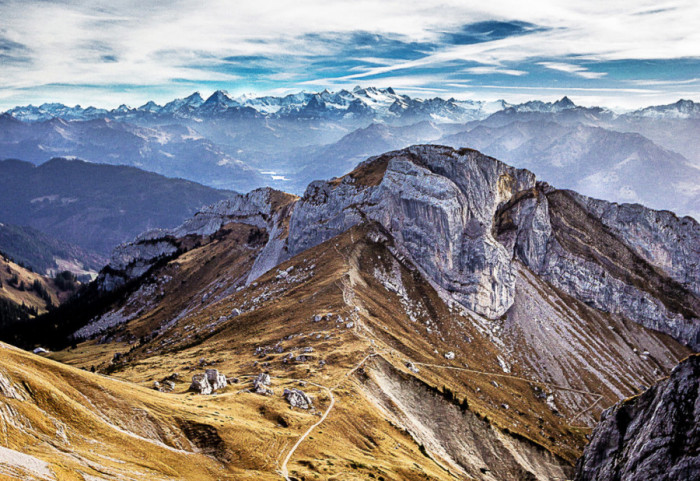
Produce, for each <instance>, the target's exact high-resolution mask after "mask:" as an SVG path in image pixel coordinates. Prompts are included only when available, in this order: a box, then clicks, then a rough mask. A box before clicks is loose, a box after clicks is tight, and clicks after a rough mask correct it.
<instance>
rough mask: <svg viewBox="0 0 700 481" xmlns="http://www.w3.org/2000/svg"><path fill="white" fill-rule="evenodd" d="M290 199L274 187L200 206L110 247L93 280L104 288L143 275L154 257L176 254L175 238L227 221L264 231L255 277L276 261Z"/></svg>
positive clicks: (202, 233)
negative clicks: (179, 220)
mask: <svg viewBox="0 0 700 481" xmlns="http://www.w3.org/2000/svg"><path fill="white" fill-rule="evenodd" d="M293 199H295V197H294V196H291V195H288V194H284V193H281V192H278V191H275V190H274V189H270V188H261V189H256V190H254V191H251V192H249V193H248V194H245V195H235V196H234V197H232V198H231V199H226V200H222V201H220V202H218V203H216V204H213V205H211V206H207V207H204V208H203V209H202V210H201V211H200V212H198V213H197V214H196V215H195V216H194V217H192V218H190V219H188V220H186V221H185V222H184V223H183V224H182V225H180V226H179V227H176V228H174V229H154V230H150V231H147V232H144V233H143V234H141V235H139V236H138V237H137V238H136V239H135V240H134V241H133V242H130V243H127V244H122V245H120V246H118V247H117V248H115V249H114V252H113V253H112V256H111V259H110V262H109V265H108V266H107V268H106V269H105V270H103V272H102V273H101V274H100V276H99V277H98V279H97V282H98V284H99V285H100V287H101V288H102V289H103V290H105V291H111V290H114V289H116V288H117V287H119V286H121V285H123V284H124V283H125V282H128V281H129V280H131V279H135V278H138V277H140V276H142V275H144V274H145V273H146V272H148V270H149V269H150V268H151V266H153V264H155V263H156V262H157V261H159V260H161V259H163V258H166V257H168V256H172V255H174V254H176V253H177V251H178V248H179V243H178V240H179V239H183V238H185V237H188V236H194V237H205V236H210V235H212V234H214V233H216V232H217V231H218V230H219V229H221V227H222V226H223V225H225V224H227V223H230V222H238V223H242V224H248V225H253V226H255V227H258V228H260V229H266V230H267V231H268V234H269V240H268V243H267V245H265V247H264V248H263V251H262V252H261V253H260V255H259V257H258V259H256V262H255V264H254V266H253V269H252V271H251V276H254V278H256V277H258V276H260V275H261V274H263V273H264V272H266V271H267V270H269V269H271V268H272V267H274V266H275V265H277V264H278V263H279V262H280V259H281V257H282V255H283V252H282V251H283V249H284V247H285V242H284V237H285V235H286V232H285V227H284V222H283V218H285V217H286V216H288V212H287V209H286V208H285V207H286V203H287V202H289V201H290V200H291V202H290V203H291V204H292V205H293Z"/></svg>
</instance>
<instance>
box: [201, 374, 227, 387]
mask: <svg viewBox="0 0 700 481" xmlns="http://www.w3.org/2000/svg"><path fill="white" fill-rule="evenodd" d="M204 373H205V374H206V375H207V381H209V384H210V385H211V388H212V389H213V390H214V391H217V390H219V389H223V388H225V387H226V385H227V384H228V383H227V382H226V376H224V375H223V374H221V373H220V372H219V371H218V370H217V369H207V370H206V371H205V372H204Z"/></svg>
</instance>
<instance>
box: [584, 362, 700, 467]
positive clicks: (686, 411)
mask: <svg viewBox="0 0 700 481" xmlns="http://www.w3.org/2000/svg"><path fill="white" fill-rule="evenodd" d="M698 419H700V355H697V354H696V355H692V356H690V357H689V358H687V359H686V360H684V361H682V362H681V363H680V364H679V365H678V366H677V367H676V368H675V369H674V370H673V371H672V372H671V375H670V376H669V378H668V379H665V380H663V381H660V382H659V383H657V384H656V385H654V386H652V387H651V388H649V389H648V390H647V391H646V392H644V393H643V394H641V395H639V396H637V397H634V398H632V399H629V400H626V401H622V402H620V403H618V404H616V405H615V406H613V407H612V408H610V409H608V410H607V411H605V412H604V413H603V416H602V417H601V420H600V423H599V424H598V426H597V427H596V428H595V430H594V431H593V438H592V439H591V442H590V444H589V445H588V446H587V447H586V449H585V451H584V453H583V456H582V457H581V458H580V459H579V461H578V464H577V466H576V479H577V480H581V481H583V480H585V481H608V480H618V479H625V480H629V481H636V480H640V481H641V480H647V479H655V480H660V481H663V480H669V481H670V480H677V479H697V476H698V473H700V452H699V451H698V447H699V446H700V426H699V425H698Z"/></svg>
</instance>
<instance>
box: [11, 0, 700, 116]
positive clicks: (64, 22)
mask: <svg viewBox="0 0 700 481" xmlns="http://www.w3.org/2000/svg"><path fill="white" fill-rule="evenodd" d="M0 17H1V18H2V19H3V21H2V25H1V26H0V62H2V69H0V92H1V93H0V99H2V101H1V102H0V105H5V106H8V105H10V102H12V103H26V102H27V101H30V100H34V99H43V100H60V101H68V102H70V101H81V102H85V101H89V100H90V99H91V98H95V99H98V100H99V99H105V98H112V97H113V96H112V95H111V94H113V93H119V94H121V95H122V96H123V97H124V100H126V101H130V102H131V103H133V104H139V103H140V102H143V101H145V100H147V99H149V98H155V99H156V100H159V99H160V100H166V99H167V98H169V97H172V96H175V95H184V94H186V93H188V91H190V90H194V89H200V90H203V91H206V90H208V89H213V88H227V89H228V90H230V91H231V92H234V93H235V92H243V91H251V90H252V91H259V92H260V91H277V90H285V89H292V90H293V89H295V88H306V87H311V86H321V87H323V86H332V85H344V84H351V83H353V82H363V83H368V84H369V83H377V84H386V82H390V81H391V82H395V84H394V85H395V86H400V85H404V86H406V87H407V88H408V87H410V88H412V89H414V91H422V92H433V93H437V92H441V91H443V89H445V88H447V89H448V90H450V89H454V87H448V86H447V84H453V85H455V84H460V83H467V84H469V85H470V86H471V85H473V86H474V87H473V88H471V89H470V92H473V93H475V94H476V95H478V94H479V92H480V90H479V85H480V84H482V83H483V84H488V85H496V86H499V85H500V86H501V87H502V92H503V93H507V92H508V91H509V90H508V88H507V87H518V86H524V87H536V86H541V87H557V86H558V87H559V88H560V89H561V90H560V91H561V92H562V93H563V94H565V93H566V91H567V89H569V88H591V87H600V88H610V89H615V88H625V87H628V86H629V85H630V83H631V82H637V83H633V85H637V86H639V87H643V86H654V87H664V88H660V90H661V91H663V92H664V94H665V95H672V94H673V91H674V86H677V85H682V84H683V82H688V83H692V82H690V80H692V79H693V78H695V77H696V76H697V74H693V73H691V71H692V69H693V67H695V69H696V70H695V72H697V68H698V67H700V29H698V28H697V25H696V23H697V22H696V21H695V19H697V18H700V3H698V2H697V1H695V0H670V1H667V2H663V3H661V4H659V3H658V2H657V1H652V0H639V1H637V2H636V4H635V8H629V6H628V5H624V4H620V3H619V2H606V3H605V4H601V3H599V2H589V3H585V2H580V1H578V0H539V1H537V2H520V1H516V0H506V1H503V2H476V1H471V0H467V1H465V0H441V1H440V2H437V1H434V2H433V1H420V2H419V1H417V0H383V1H376V0H357V1H354V2H347V1H341V0H298V1H297V2H294V3H293V4H290V3H289V2H285V1H282V0H268V1H260V0H238V1H236V2H235V4H232V3H231V2H230V1H227V0H211V1H207V2H206V4H204V5H202V4H201V2H199V1H196V0H169V1H164V2H142V1H139V0H120V1H118V2H115V1H113V0H93V1H91V2H85V1H82V0H60V1H59V0H4V1H0ZM656 60H665V61H668V62H675V61H678V62H681V61H682V62H685V64H684V65H686V68H685V69H683V70H681V69H673V68H669V69H665V71H667V72H670V73H667V74H666V75H664V76H662V77H659V76H658V65H655V64H653V63H648V62H649V61H656ZM615 62H627V63H626V64H625V68H626V69H627V70H623V68H622V67H620V66H615V65H613V64H614V63H615ZM630 62H632V63H633V65H632V64H630ZM613 67H615V68H613ZM668 75H671V78H668ZM420 82H423V83H420ZM644 82H668V83H646V84H645V83H644ZM673 82H675V83H673ZM115 86H118V87H116V88H115ZM484 90H485V88H484V89H483V90H481V92H483V91H484ZM100 91H102V92H103V93H105V94H109V95H99V94H97V92H100ZM91 92H92V93H95V94H94V97H89V95H92V94H90V93H91ZM645 100H646V97H645Z"/></svg>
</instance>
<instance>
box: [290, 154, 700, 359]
mask: <svg viewBox="0 0 700 481" xmlns="http://www.w3.org/2000/svg"><path fill="white" fill-rule="evenodd" d="M366 221H374V222H377V223H379V224H381V225H382V226H383V227H384V228H386V229H387V231H389V232H390V233H391V234H392V236H393V238H394V240H395V243H396V247H397V249H398V250H399V252H400V254H401V255H404V256H406V257H408V258H409V259H410V260H411V261H412V262H413V263H414V264H415V265H417V266H418V267H419V268H420V269H421V270H422V272H423V274H424V275H425V276H426V277H427V278H428V279H429V280H430V281H431V282H433V283H434V284H436V285H437V286H439V287H440V288H442V289H443V291H444V292H447V293H449V295H450V296H451V298H452V299H454V300H456V301H458V302H460V303H461V304H462V305H464V306H465V307H467V308H468V309H470V310H472V311H475V312H476V313H478V314H481V315H484V316H486V317H489V318H492V319H495V318H498V317H500V316H502V315H503V314H504V313H505V312H506V311H507V310H508V309H509V308H510V307H511V306H512V304H513V301H514V293H515V279H516V275H515V273H516V268H515V262H514V261H516V260H518V261H521V262H522V263H524V264H525V265H526V266H527V267H528V268H529V269H531V270H532V271H534V272H535V273H536V274H537V275H539V276H540V277H542V278H543V279H545V280H546V281H547V282H549V283H550V284H552V285H553V286H554V287H556V288H558V289H560V290H562V291H564V292H565V293H566V294H569V295H571V296H573V297H575V298H577V299H579V300H581V301H582V302H585V303H586V304H588V305H591V306H593V307H595V308H597V309H600V310H603V311H606V312H611V313H614V314H620V315H623V316H624V317H626V318H628V319H631V320H634V321H635V322H639V323H640V324H642V325H644V326H645V327H649V328H652V329H655V330H658V331H661V332H665V333H667V334H670V335H672V336H674V337H675V338H676V339H678V340H680V341H681V342H683V343H685V344H687V345H689V346H691V347H692V348H694V349H698V348H699V347H700V320H699V319H700V296H698V291H699V290H700V268H698V266H699V265H700V226H699V225H698V223H697V222H695V221H694V220H693V219H691V218H689V217H686V218H682V219H679V218H677V217H676V216H675V215H673V214H672V213H670V212H657V211H653V210H650V209H647V208H644V207H642V206H638V205H622V206H619V205H617V204H612V203H609V202H605V201H598V200H593V199H589V198H586V197H583V196H580V195H578V194H575V193H572V192H569V191H560V190H557V189H554V188H552V187H550V186H548V185H547V184H544V183H538V182H536V180H535V177H534V175H533V174H531V173H530V172H528V171H526V170H520V169H514V168H511V167H508V166H507V165H505V164H503V163H501V162H499V161H497V160H495V159H493V158H490V157H486V156H484V155H481V154H480V153H478V152H476V151H473V150H468V149H462V150H459V151H457V150H453V149H450V148H446V147H440V146H414V147H410V148H408V149H404V150H401V151H397V152H390V153H388V154H384V155H383V156H380V157H375V158H372V159H369V160H368V161H366V162H365V163H363V164H361V165H360V166H359V167H358V168H357V169H356V170H355V171H353V173H351V174H349V175H347V176H345V177H343V178H342V179H336V180H333V181H329V182H313V183H312V184H310V185H309V187H308V189H307V191H306V193H305V194H304V197H303V198H302V199H301V201H300V202H299V203H298V204H297V206H296V207H295V209H294V212H293V214H292V217H291V220H290V233H289V240H288V251H289V255H290V256H291V255H294V254H296V253H299V252H301V251H303V250H305V249H307V248H309V247H312V246H314V245H317V244H319V243H321V242H323V241H325V240H328V239H330V238H331V237H333V236H335V235H337V234H339V233H341V232H344V231H345V230H347V229H349V228H350V227H352V226H353V225H356V224H359V223H362V222H366Z"/></svg>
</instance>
